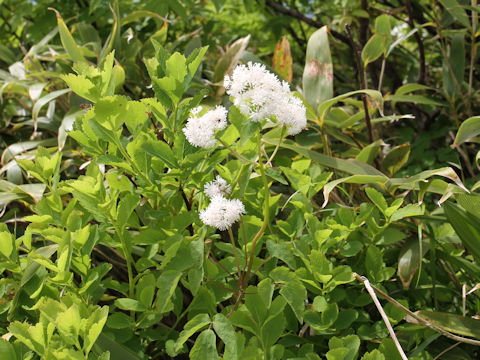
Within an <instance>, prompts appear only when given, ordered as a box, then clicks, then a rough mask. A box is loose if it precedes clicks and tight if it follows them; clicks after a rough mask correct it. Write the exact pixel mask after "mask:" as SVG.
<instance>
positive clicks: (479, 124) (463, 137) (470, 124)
mask: <svg viewBox="0 0 480 360" xmlns="http://www.w3.org/2000/svg"><path fill="white" fill-rule="evenodd" d="M478 135H480V116H473V117H471V118H468V119H467V120H465V121H464V122H462V123H461V124H460V127H459V128H458V132H457V136H456V137H455V141H454V143H453V145H452V147H456V146H459V145H460V144H463V143H464V142H467V141H469V140H471V139H473V138H474V137H476V136H478Z"/></svg>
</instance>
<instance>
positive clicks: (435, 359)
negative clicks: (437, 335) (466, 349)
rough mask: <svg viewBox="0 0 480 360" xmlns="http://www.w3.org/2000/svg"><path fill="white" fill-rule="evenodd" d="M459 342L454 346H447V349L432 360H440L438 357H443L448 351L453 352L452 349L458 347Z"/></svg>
mask: <svg viewBox="0 0 480 360" xmlns="http://www.w3.org/2000/svg"><path fill="white" fill-rule="evenodd" d="M460 344H461V342H457V343H455V344H453V345H452V346H449V347H448V348H446V349H445V350H443V351H442V352H441V353H440V354H438V355H437V356H435V358H434V359H433V360H438V359H440V357H441V356H442V355H445V354H446V353H447V352H449V351H450V350H453V349H454V348H456V347H457V346H458V345H460Z"/></svg>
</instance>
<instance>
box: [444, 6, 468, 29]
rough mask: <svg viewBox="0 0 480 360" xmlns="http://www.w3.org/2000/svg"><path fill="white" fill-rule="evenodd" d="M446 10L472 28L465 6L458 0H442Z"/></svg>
mask: <svg viewBox="0 0 480 360" xmlns="http://www.w3.org/2000/svg"><path fill="white" fill-rule="evenodd" d="M440 3H441V4H442V5H443V7H444V8H445V10H447V11H448V12H449V13H450V14H451V15H452V16H453V17H454V18H455V19H457V20H458V22H460V23H461V24H462V25H463V26H465V27H467V28H470V20H469V19H468V15H467V12H466V11H465V8H464V7H463V6H462V5H460V4H459V3H458V1H457V0H440Z"/></svg>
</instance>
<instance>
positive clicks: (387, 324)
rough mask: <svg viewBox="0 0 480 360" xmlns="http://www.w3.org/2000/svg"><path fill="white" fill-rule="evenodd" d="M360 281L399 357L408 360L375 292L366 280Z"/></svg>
mask: <svg viewBox="0 0 480 360" xmlns="http://www.w3.org/2000/svg"><path fill="white" fill-rule="evenodd" d="M355 275H356V274H355ZM362 280H363V284H364V285H365V288H366V289H367V291H368V293H369V294H370V296H371V297H372V300H373V302H374V303H375V306H376V307H377V309H378V312H379V313H380V315H381V316H382V319H383V322H384V323H385V325H386V326H387V329H388V332H389V333H390V336H391V337H392V339H393V342H394V343H395V346H396V347H397V350H398V352H399V353H400V356H401V357H402V359H403V360H408V358H407V355H405V353H404V352H403V349H402V345H400V342H399V341H398V339H397V335H395V331H394V330H393V327H392V325H391V324H390V321H389V320H388V316H387V314H385V311H384V310H383V308H382V305H381V304H380V301H378V298H377V295H375V291H374V290H373V288H372V285H370V282H369V281H368V279H367V278H365V279H362Z"/></svg>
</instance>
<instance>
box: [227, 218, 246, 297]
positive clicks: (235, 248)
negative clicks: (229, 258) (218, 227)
mask: <svg viewBox="0 0 480 360" xmlns="http://www.w3.org/2000/svg"><path fill="white" fill-rule="evenodd" d="M228 235H229V236H230V241H231V243H232V246H233V257H234V258H235V264H236V265H237V271H238V288H239V289H242V288H243V278H242V271H241V270H240V262H239V261H238V255H237V247H236V245H235V239H234V238H233V232H232V228H231V227H229V228H228Z"/></svg>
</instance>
